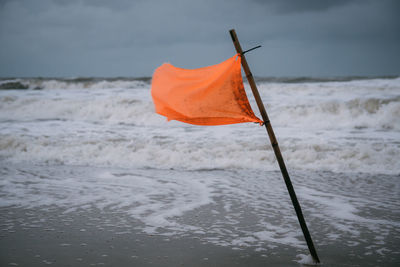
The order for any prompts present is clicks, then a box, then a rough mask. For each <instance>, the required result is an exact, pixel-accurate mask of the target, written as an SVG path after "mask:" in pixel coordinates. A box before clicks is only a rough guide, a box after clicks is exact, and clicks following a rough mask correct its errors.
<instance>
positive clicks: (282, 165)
mask: <svg viewBox="0 0 400 267" xmlns="http://www.w3.org/2000/svg"><path fill="white" fill-rule="evenodd" d="M229 33H230V34H231V37H232V41H233V44H234V45H235V48H236V51H237V52H238V53H239V54H240V55H241V58H242V66H243V70H244V73H245V74H246V78H247V80H248V81H249V84H250V87H251V91H252V92H253V95H254V98H255V100H256V103H257V106H258V109H259V110H260V113H261V116H262V119H263V121H264V125H265V128H266V129H267V132H268V136H269V139H270V141H271V145H272V148H273V149H274V152H275V156H276V159H277V161H278V164H279V167H280V169H281V172H282V176H283V180H284V181H285V184H286V187H287V190H288V191H289V195H290V198H291V200H292V203H293V206H294V209H295V211H296V214H297V219H298V220H299V223H300V226H301V229H302V230H303V234H304V238H305V239H306V242H307V246H308V249H309V250H310V254H311V256H312V257H313V259H314V261H315V262H316V263H319V262H320V261H319V258H318V255H317V251H316V250H315V247H314V244H313V241H312V239H311V235H310V232H309V231H308V228H307V224H306V221H305V220H304V216H303V212H302V211H301V207H300V203H299V201H298V200H297V197H296V193H295V191H294V188H293V185H292V182H291V180H290V177H289V173H288V171H287V169H286V166H285V162H284V161H283V157H282V154H281V150H280V149H279V145H278V141H277V140H276V137H275V133H274V130H273V129H272V126H271V123H270V121H269V118H268V115H267V111H266V110H265V107H264V104H263V102H262V100H261V97H260V94H259V92H258V89H257V86H256V83H255V81H254V78H253V75H252V74H251V72H250V68H249V65H248V64H247V61H246V58H245V56H244V54H243V50H242V47H241V46H240V43H239V40H238V38H237V36H236V32H235V30H234V29H232V30H230V31H229Z"/></svg>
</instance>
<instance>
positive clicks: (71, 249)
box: [0, 208, 299, 266]
mask: <svg viewBox="0 0 400 267" xmlns="http://www.w3.org/2000/svg"><path fill="white" fill-rule="evenodd" d="M121 216H123V215H121V214H118V213H113V212H112V211H109V212H99V211H92V212H90V213H88V212H87V211H85V212H83V211H82V212H79V211H78V212H74V213H67V214H65V213H62V212H60V211H57V210H47V211H45V210H30V209H18V208H7V209H1V230H2V231H1V236H0V265H1V266H47V265H50V266H283V265H284V266H299V264H298V263H296V262H293V261H292V260H293V257H294V251H290V250H289V249H286V250H283V251H282V252H281V253H280V254H279V255H274V256H267V255H265V254H264V253H263V252H255V251H254V250H253V249H249V248H247V249H240V250H237V249H236V250H234V249H232V248H229V247H222V246H216V245H213V244H209V243H208V244H205V243H204V242H202V241H201V240H200V239H199V238H197V237H196V236H194V235H193V236H186V237H179V238H174V237H173V236H170V237H169V236H160V235H150V234H146V233H143V232H141V231H140V230H137V229H135V228H137V226H138V225H139V223H138V222H135V221H133V220H131V227H127V226H126V219H127V218H123V220H122V221H123V222H122V221H121V218H122V217H121ZM128 220H129V219H128ZM121 222H122V223H121ZM141 227H142V226H141ZM141 227H140V228H141Z"/></svg>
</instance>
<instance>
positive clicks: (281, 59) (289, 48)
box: [0, 0, 400, 77]
mask: <svg viewBox="0 0 400 267" xmlns="http://www.w3.org/2000/svg"><path fill="white" fill-rule="evenodd" d="M232 28H234V29H235V30H236V33H237V35H238V38H239V40H240V42H241V45H242V47H243V49H244V50H245V49H249V48H251V47H254V46H257V45H262V47H261V48H259V49H256V50H254V51H252V52H249V53H247V54H246V57H247V60H248V63H249V65H250V68H251V71H252V73H253V74H254V75H256V76H264V77H271V76H273V77H288V76H289V77H290V76H308V77H336V76H382V75H400V1H397V0H302V1H300V0H264V1H263V0H230V1H228V0H203V1H200V0H197V1H192V0H172V1H167V0H40V1H32V0H0V77H37V76H40V77H91V76H95V77H143V76H151V75H152V73H153V72H154V70H155V69H156V68H157V67H158V66H159V65H161V64H162V63H164V62H169V63H171V64H173V65H175V66H177V67H181V68H199V67H204V66H208V65H213V64H217V63H219V62H222V61H223V60H225V59H227V58H229V57H231V56H232V55H234V54H235V53H236V51H235V49H234V46H233V44H232V41H231V38H230V35H229V30H230V29H232Z"/></svg>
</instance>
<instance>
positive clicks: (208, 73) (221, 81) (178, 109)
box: [151, 54, 262, 125]
mask: <svg viewBox="0 0 400 267" xmlns="http://www.w3.org/2000/svg"><path fill="white" fill-rule="evenodd" d="M151 95H152V97H153V102H154V105H155V109H156V112H157V113H158V114H160V115H163V116H165V117H167V119H168V120H178V121H182V122H186V123H190V124H196V125H223V124H233V123H241V122H258V123H262V121H261V120H260V119H259V118H257V117H256V116H255V115H254V112H253V110H252V109H251V106H250V104H249V100H248V99H247V96H246V92H245V90H244V86H243V80H242V73H241V57H240V55H239V54H236V55H235V56H233V57H231V58H229V59H228V60H226V61H224V62H222V63H219V64H217V65H213V66H209V67H204V68H199V69H181V68H177V67H174V66H172V65H171V64H168V63H165V64H163V65H161V66H160V67H159V68H157V69H156V70H155V72H154V75H153V79H152V84H151Z"/></svg>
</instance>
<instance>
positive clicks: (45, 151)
mask: <svg viewBox="0 0 400 267" xmlns="http://www.w3.org/2000/svg"><path fill="white" fill-rule="evenodd" d="M256 83H257V86H258V89H259V91H260V95H261V98H262V99H263V102H264V105H265V107H266V110H267V113H268V115H269V117H270V120H271V124H272V127H273V128H274V130H275V134H276V137H277V140H278V142H279V145H280V148H281V151H282V155H283V158H284V160H285V163H286V166H287V168H288V171H289V175H290V177H291V179H292V182H293V186H294V189H295V191H296V193H297V196H298V199H299V202H300V204H301V206H302V209H303V213H304V216H305V220H306V222H307V224H308V228H309V230H310V233H311V236H312V238H313V241H314V244H315V247H316V249H317V251H318V252H319V257H320V258H321V261H322V263H323V264H324V263H325V265H326V266H399V265H400V77H339V78H308V77H297V78H296V77H295V78H292V77H290V78H268V77H267V78H263V77H258V78H257V79H256ZM150 89H151V78H146V77H145V78H2V79H0V213H1V210H3V215H0V226H1V227H0V230H1V231H2V235H4V233H7V234H8V233H12V232H13V231H14V230H15V229H14V228H15V227H16V225H17V224H18V223H19V224H21V221H22V222H23V223H24V224H23V225H24V227H26V228H29V227H32V228H34V227H40V222H39V221H29V220H28V218H27V217H26V218H17V217H12V216H9V215H6V214H5V213H4V211H10V210H14V211H15V210H31V211H32V210H33V211H42V212H46V211H54V210H56V211H60V212H62V214H69V213H74V212H75V213H76V212H88V213H89V212H92V211H93V210H97V211H100V212H107V211H109V210H112V211H118V212H119V214H122V215H121V218H122V217H126V218H130V220H134V221H136V222H137V224H136V225H135V231H136V232H137V231H139V232H142V233H145V234H149V235H155V236H163V237H169V238H184V237H188V236H193V237H196V238H197V240H199V241H200V242H201V243H202V244H205V245H207V244H210V245H213V246H221V247H225V248H229V249H231V250H233V251H236V250H237V251H240V250H243V249H245V250H246V251H249V250H251V251H254V253H258V254H259V255H262V256H263V257H265V260H266V263H268V259H271V258H274V257H279V255H280V250H282V249H284V250H285V251H286V253H288V251H289V254H290V253H293V257H292V258H290V257H289V259H288V260H289V261H291V262H294V263H295V264H298V265H300V264H307V263H310V262H309V260H308V250H307V246H306V244H305V241H304V238H303V235H302V232H301V229H300V227H299V224H298V221H297V217H296V214H295V212H294V209H293V206H292V204H291V201H290V198H289V195H288V193H287V189H286V187H285V183H284V181H283V179H282V176H281V173H280V171H279V166H278V164H277V161H276V159H275V155H274V153H273V150H272V148H271V145H270V141H269V138H268V135H267V132H266V130H265V128H264V127H262V126H260V125H259V124H255V123H242V124H234V125H224V126H195V125H189V124H184V123H181V122H178V121H170V122H167V120H166V118H165V117H163V116H160V115H158V114H156V113H155V111H154V106H153V103H152V99H151V95H150ZM245 89H246V91H247V95H248V98H249V100H250V103H251V105H252V107H253V110H254V112H255V114H256V115H257V116H259V112H258V110H257V106H256V105H255V101H254V99H253V97H252V95H251V90H250V88H249V86H248V84H247V83H245ZM125 222H126V225H128V222H129V220H127V221H125ZM42 223H43V221H42ZM38 225H39V226H38ZM128 226H129V225H128ZM43 227H44V226H43ZM93 227H96V226H93ZM13 229H14V230H13ZM125 234H128V235H129V232H127V233H125ZM0 239H1V236H0ZM265 266H268V264H266V265H265Z"/></svg>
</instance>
